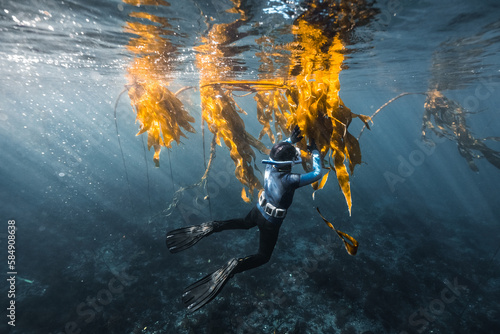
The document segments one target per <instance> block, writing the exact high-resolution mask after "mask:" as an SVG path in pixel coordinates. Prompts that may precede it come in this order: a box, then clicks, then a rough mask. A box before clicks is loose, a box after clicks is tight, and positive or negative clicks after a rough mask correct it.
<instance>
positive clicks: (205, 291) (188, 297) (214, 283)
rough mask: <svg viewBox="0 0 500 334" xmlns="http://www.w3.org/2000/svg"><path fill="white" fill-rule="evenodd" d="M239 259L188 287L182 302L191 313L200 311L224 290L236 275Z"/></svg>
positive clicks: (231, 261) (232, 260)
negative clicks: (230, 279)
mask: <svg viewBox="0 0 500 334" xmlns="http://www.w3.org/2000/svg"><path fill="white" fill-rule="evenodd" d="M238 263H239V261H238V260H237V259H231V260H230V261H229V262H228V263H227V264H226V265H225V266H224V267H222V268H220V269H218V270H216V271H214V272H213V273H211V274H209V275H207V276H205V277H204V278H202V279H201V280H199V281H198V282H196V283H194V284H191V285H190V286H188V287H187V288H186V289H185V290H184V293H183V294H182V302H183V303H184V305H185V306H186V308H187V309H188V311H189V312H194V311H196V310H199V309H200V308H202V307H203V306H204V305H206V304H207V303H208V302H210V301H211V300H212V299H214V298H215V297H216V296H217V294H218V293H219V292H220V291H221V290H222V288H223V287H224V285H225V284H226V283H227V281H228V280H229V278H231V277H233V275H234V274H235V269H236V267H237V266H238Z"/></svg>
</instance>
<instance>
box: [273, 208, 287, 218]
mask: <svg viewBox="0 0 500 334" xmlns="http://www.w3.org/2000/svg"><path fill="white" fill-rule="evenodd" d="M285 214H286V210H283V209H276V210H275V211H274V217H276V218H284V217H285Z"/></svg>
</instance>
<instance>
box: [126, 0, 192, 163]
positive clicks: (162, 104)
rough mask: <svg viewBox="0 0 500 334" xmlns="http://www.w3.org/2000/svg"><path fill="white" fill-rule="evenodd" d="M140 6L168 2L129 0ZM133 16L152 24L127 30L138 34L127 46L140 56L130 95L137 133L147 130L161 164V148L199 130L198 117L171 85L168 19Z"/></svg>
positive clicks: (131, 76) (133, 68)
mask: <svg viewBox="0 0 500 334" xmlns="http://www.w3.org/2000/svg"><path fill="white" fill-rule="evenodd" d="M125 2H127V3H130V4H134V5H138V4H142V5H168V3H166V2H164V1H144V0H143V1H128V0H127V1H125ZM130 17H132V18H139V19H143V20H148V21H150V22H151V24H143V23H139V22H127V23H126V26H125V31H126V32H128V33H131V34H134V35H135V36H137V37H135V38H131V39H130V41H129V43H128V45H127V49H128V50H129V51H130V52H131V53H132V54H135V55H137V57H136V58H135V59H134V61H133V63H132V64H131V65H130V66H129V67H128V68H127V71H128V80H129V83H128V85H127V87H128V95H129V98H130V101H131V104H132V106H133V108H134V109H135V111H136V120H137V122H139V124H140V130H139V132H138V133H137V135H140V134H142V133H145V132H147V134H148V141H147V145H148V149H151V147H153V148H154V151H155V153H154V157H153V161H154V163H155V165H156V166H157V167H159V164H160V162H159V159H160V151H161V147H163V146H164V147H168V148H170V147H171V145H172V142H173V141H175V142H176V143H177V144H179V143H180V139H181V137H186V134H185V132H195V130H194V128H193V126H192V125H191V123H194V118H193V117H192V116H191V115H190V114H189V113H188V112H187V111H186V110H185V109H184V106H183V103H182V102H181V101H180V100H179V99H178V98H177V97H176V95H175V94H174V93H172V92H171V91H170V90H169V89H168V88H167V86H168V85H169V81H168V80H167V74H168V73H170V72H171V71H172V68H173V65H172V60H171V56H172V54H174V53H175V51H176V47H175V46H174V45H173V44H172V43H171V42H170V40H169V39H168V38H166V37H165V36H168V35H172V34H173V32H172V31H171V30H170V29H169V28H170V25H169V23H168V22H167V20H166V19H165V18H162V17H159V16H156V15H152V14H148V13H142V12H132V13H130Z"/></svg>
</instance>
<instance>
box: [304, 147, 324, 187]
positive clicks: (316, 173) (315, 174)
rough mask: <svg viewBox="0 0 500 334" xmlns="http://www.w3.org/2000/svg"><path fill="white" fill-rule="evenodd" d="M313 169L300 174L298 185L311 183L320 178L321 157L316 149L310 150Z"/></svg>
mask: <svg viewBox="0 0 500 334" xmlns="http://www.w3.org/2000/svg"><path fill="white" fill-rule="evenodd" d="M312 159H313V170H312V171H311V172H309V173H307V174H302V175H300V180H299V187H302V186H305V185H308V184H311V183H313V182H316V181H318V180H319V179H321V159H320V157H319V152H318V150H314V151H312Z"/></svg>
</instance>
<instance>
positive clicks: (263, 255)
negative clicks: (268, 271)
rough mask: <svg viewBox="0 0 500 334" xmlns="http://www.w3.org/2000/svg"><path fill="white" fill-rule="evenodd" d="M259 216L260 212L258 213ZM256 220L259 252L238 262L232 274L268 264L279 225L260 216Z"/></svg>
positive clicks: (276, 238)
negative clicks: (258, 233)
mask: <svg viewBox="0 0 500 334" xmlns="http://www.w3.org/2000/svg"><path fill="white" fill-rule="evenodd" d="M259 215H260V212H259ZM260 217H261V218H260V219H259V220H258V225H259V231H260V242H259V251H258V253H257V254H253V255H250V256H247V257H245V258H241V259H239V260H238V266H237V267H236V269H235V271H234V273H241V272H243V271H246V270H249V269H253V268H256V267H259V266H262V265H263V264H266V263H267V262H269V259H270V258H271V255H272V253H273V250H274V246H275V245H276V241H277V240H278V235H279V230H280V225H278V224H273V223H271V222H268V221H267V220H265V218H264V217H262V215H260Z"/></svg>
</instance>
